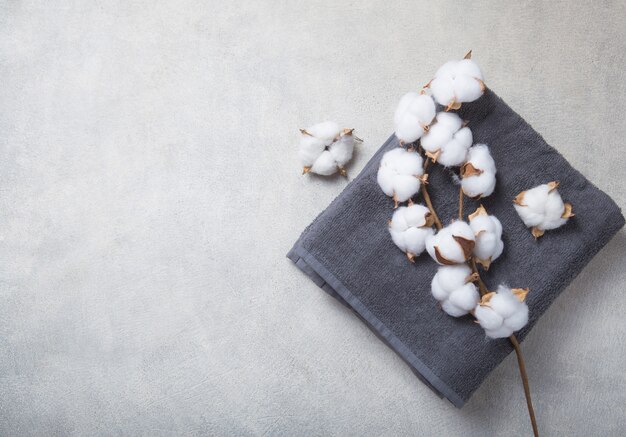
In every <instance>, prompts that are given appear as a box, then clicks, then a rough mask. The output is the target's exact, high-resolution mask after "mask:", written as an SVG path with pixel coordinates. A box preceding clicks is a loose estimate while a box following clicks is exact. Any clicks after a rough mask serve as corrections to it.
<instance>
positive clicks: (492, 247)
mask: <svg viewBox="0 0 626 437" xmlns="http://www.w3.org/2000/svg"><path fill="white" fill-rule="evenodd" d="M469 225H470V227H471V228H472V231H473V232H474V235H475V239H476V244H475V245H474V251H473V253H474V257H475V258H476V261H478V262H479V263H480V264H482V266H483V267H484V268H485V270H488V269H489V266H490V265H491V263H492V262H493V261H495V260H496V259H497V258H498V257H499V256H500V255H501V254H502V250H503V249H504V243H503V242H502V224H501V223H500V220H498V218H497V217H496V216H493V215H489V214H487V210H486V209H485V208H484V207H483V206H482V205H480V207H478V209H477V210H476V211H474V212H473V213H472V214H470V215H469Z"/></svg>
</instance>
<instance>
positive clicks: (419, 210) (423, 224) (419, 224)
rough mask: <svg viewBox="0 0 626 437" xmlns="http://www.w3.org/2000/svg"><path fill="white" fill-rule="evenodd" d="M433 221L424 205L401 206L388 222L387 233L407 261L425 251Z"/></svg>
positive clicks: (432, 232)
mask: <svg viewBox="0 0 626 437" xmlns="http://www.w3.org/2000/svg"><path fill="white" fill-rule="evenodd" d="M432 224H433V219H432V216H431V214H430V211H429V210H428V208H426V207H425V206H424V205H409V206H401V207H400V208H398V209H397V210H396V211H395V212H394V213H393V217H392V219H391V221H390V222H389V233H390V234H391V239H392V240H393V242H394V243H395V244H396V246H398V247H399V248H400V250H402V251H403V252H404V253H406V256H407V258H409V261H411V262H414V261H413V259H414V258H415V257H416V256H419V255H420V254H421V253H422V252H423V251H424V249H425V244H426V237H428V236H430V235H433V234H434V233H435V231H434V230H433V228H432Z"/></svg>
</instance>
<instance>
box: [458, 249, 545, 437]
mask: <svg viewBox="0 0 626 437" xmlns="http://www.w3.org/2000/svg"><path fill="white" fill-rule="evenodd" d="M470 266H471V267H472V271H473V272H474V273H476V275H477V276H478V289H479V290H480V295H481V296H483V295H485V294H487V293H489V290H488V289H487V286H486V285H485V283H484V282H483V280H482V278H481V277H480V272H479V271H478V267H477V266H476V260H475V259H474V257H471V258H470ZM509 340H510V341H511V344H512V345H513V349H515V354H516V355H517V365H518V367H519V373H520V376H521V377H522V385H523V386H524V395H525V396H526V406H527V407H528V416H529V417H530V423H531V425H532V427H533V434H534V435H535V437H539V430H538V428H537V419H535V410H534V409H533V401H532V400H531V398H530V386H529V384H528V375H527V374H526V365H525V364H524V356H523V355H522V349H521V348H520V346H519V343H518V342H517V338H516V337H515V334H513V335H511V336H510V337H509Z"/></svg>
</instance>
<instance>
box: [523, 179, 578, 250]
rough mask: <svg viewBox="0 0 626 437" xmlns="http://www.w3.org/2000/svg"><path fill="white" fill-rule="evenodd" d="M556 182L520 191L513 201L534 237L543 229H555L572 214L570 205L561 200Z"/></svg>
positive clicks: (540, 234) (539, 235) (542, 231)
mask: <svg viewBox="0 0 626 437" xmlns="http://www.w3.org/2000/svg"><path fill="white" fill-rule="evenodd" d="M558 186H559V183H558V182H549V183H547V184H543V185H539V186H537V187H535V188H532V189H530V190H527V191H522V192H521V193H519V194H518V195H517V197H515V200H514V201H513V203H514V205H513V206H515V210H516V211H517V214H518V215H519V216H520V217H521V219H522V221H523V222H524V224H525V225H526V226H527V227H529V228H531V232H532V234H533V236H534V237H535V238H539V237H541V236H542V235H543V234H544V232H545V231H548V230H550V229H556V228H558V227H560V226H563V225H564V224H565V223H567V220H568V219H569V218H570V217H573V216H574V213H573V212H572V205H571V204H570V203H565V202H563V199H561V195H560V194H559V192H558V190H557V189H556V188H557V187H558Z"/></svg>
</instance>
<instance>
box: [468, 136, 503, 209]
mask: <svg viewBox="0 0 626 437" xmlns="http://www.w3.org/2000/svg"><path fill="white" fill-rule="evenodd" d="M461 178H462V179H461V187H462V188H463V193H465V195H466V196H468V197H471V198H473V199H479V198H481V197H487V196H489V195H491V193H493V190H494V189H495V188H496V163H495V162H494V160H493V158H492V157H491V153H490V152H489V147H487V146H486V145H485V144H476V145H474V146H472V147H470V148H469V151H468V153H467V162H466V163H465V164H463V166H462V167H461Z"/></svg>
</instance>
